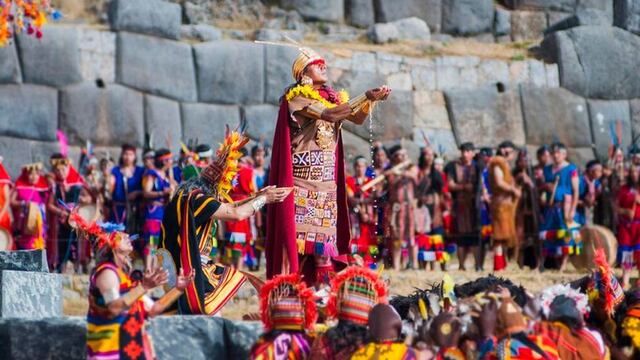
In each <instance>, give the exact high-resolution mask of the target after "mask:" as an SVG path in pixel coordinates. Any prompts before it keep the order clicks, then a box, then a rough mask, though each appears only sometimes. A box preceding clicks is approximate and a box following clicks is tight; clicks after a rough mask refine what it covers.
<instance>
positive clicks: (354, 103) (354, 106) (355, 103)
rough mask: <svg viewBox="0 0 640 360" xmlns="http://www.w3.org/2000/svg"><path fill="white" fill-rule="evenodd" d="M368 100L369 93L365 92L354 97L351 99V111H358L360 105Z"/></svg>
mask: <svg viewBox="0 0 640 360" xmlns="http://www.w3.org/2000/svg"><path fill="white" fill-rule="evenodd" d="M368 101H369V99H367V94H365V93H362V94H360V95H358V96H356V97H354V98H353V99H351V100H349V107H350V108H351V113H355V112H356V111H358V110H359V109H360V107H361V106H362V105H364V104H365V103H366V102H368Z"/></svg>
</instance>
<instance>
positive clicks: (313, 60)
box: [255, 35, 325, 82]
mask: <svg viewBox="0 0 640 360" xmlns="http://www.w3.org/2000/svg"><path fill="white" fill-rule="evenodd" d="M283 36H284V38H285V39H286V40H287V41H288V42H271V41H255V42H256V43H257V44H265V45H276V46H287V47H294V48H297V49H298V51H299V52H300V53H299V54H298V56H297V57H296V59H295V60H294V61H293V66H292V67H291V75H292V76H293V79H294V80H295V81H296V82H300V80H301V79H302V74H303V73H304V69H306V68H307V66H309V65H311V64H324V63H325V61H324V58H323V57H322V56H320V54H318V52H316V51H315V50H313V49H311V48H309V47H306V46H302V45H301V44H300V43H298V42H297V41H295V40H293V39H291V38H290V37H288V36H286V35H283Z"/></svg>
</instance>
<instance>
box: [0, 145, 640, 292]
mask: <svg viewBox="0 0 640 360" xmlns="http://www.w3.org/2000/svg"><path fill="white" fill-rule="evenodd" d="M374 145H375V147H374V149H373V152H372V154H373V156H372V159H366V158H364V157H357V158H355V160H354V161H353V164H352V165H353V167H352V168H351V169H347V171H348V173H349V174H351V176H349V177H348V178H347V189H348V191H347V195H348V200H349V205H350V210H351V214H350V217H351V219H350V220H351V230H352V240H351V244H352V245H351V249H352V255H354V256H356V258H358V259H361V260H360V261H362V262H363V263H364V264H365V265H367V266H369V267H371V268H375V267H376V266H377V265H379V264H380V263H381V262H388V264H389V265H390V266H392V267H394V268H395V269H404V268H414V269H416V268H426V269H428V270H433V269H436V268H440V269H442V270H446V269H447V268H448V266H447V264H448V263H449V262H450V261H451V260H452V259H453V258H454V257H456V254H457V260H458V261H457V263H458V265H457V266H458V267H459V269H461V270H465V269H466V264H467V262H468V261H467V260H468V258H469V257H471V258H472V259H473V261H474V265H475V269H476V270H481V269H483V268H484V264H485V257H486V254H487V253H488V252H489V251H492V252H493V254H494V270H496V271H498V270H501V269H503V268H504V267H506V264H507V263H508V262H512V263H517V265H518V266H520V267H524V266H529V267H531V268H559V269H564V268H565V266H566V263H567V259H568V258H569V257H570V256H577V255H579V253H580V251H581V246H582V244H581V239H580V228H581V227H583V226H589V225H592V224H600V225H603V226H606V227H608V228H610V229H611V230H613V231H614V232H615V233H616V234H617V240H618V242H619V252H618V262H619V264H620V266H622V268H623V270H624V278H623V284H624V285H625V286H626V285H628V282H629V276H630V272H631V270H632V269H633V268H634V267H635V266H636V265H637V264H639V263H640V261H638V260H640V208H638V207H637V206H636V204H637V203H638V202H640V196H639V195H638V187H639V186H640V173H639V171H640V151H635V150H634V151H631V152H630V153H629V156H628V157H627V156H625V154H624V152H623V151H622V149H619V148H614V149H611V151H610V157H609V159H608V160H607V161H606V163H602V162H600V161H598V160H592V161H589V162H588V163H587V164H586V166H585V167H584V168H579V167H578V166H576V165H575V164H573V163H571V162H570V161H569V159H567V149H566V148H565V146H564V145H563V144H561V143H554V144H552V145H550V146H546V145H545V146H542V147H540V148H539V149H537V151H536V154H535V159H532V158H531V156H530V155H529V154H528V152H527V151H526V149H518V148H517V147H516V146H515V145H514V144H513V143H511V142H509V141H505V142H503V143H501V144H500V145H499V146H498V148H497V149H496V150H495V151H494V149H492V148H480V149H476V148H475V147H474V145H473V144H471V143H463V144H461V146H460V148H459V149H460V156H459V157H458V158H457V159H453V160H452V161H448V162H447V161H445V158H444V157H443V156H441V155H439V154H437V153H436V152H435V151H434V149H432V148H431V147H424V148H422V149H421V151H420V155H419V159H418V161H417V163H416V164H415V165H414V162H412V161H411V160H410V159H409V155H408V153H407V150H406V149H404V148H403V147H402V146H401V145H397V146H394V147H391V148H388V149H387V148H385V147H383V146H382V145H381V144H374ZM136 154H137V149H136V148H135V147H133V146H131V145H124V146H122V150H121V153H120V156H119V158H118V159H117V160H115V161H114V160H113V159H110V158H108V157H105V158H101V159H98V157H97V156H94V155H93V154H91V152H90V151H86V150H85V151H83V152H82V156H81V159H80V161H79V165H78V168H77V169H76V167H75V166H74V165H73V164H72V161H71V159H69V158H68V157H67V156H66V155H63V154H60V153H57V154H53V155H52V156H51V158H50V161H49V166H50V172H48V173H47V172H45V168H44V166H43V164H40V163H34V164H25V165H24V166H23V167H22V171H21V173H20V175H19V176H18V177H17V178H15V180H12V178H11V177H10V176H9V175H8V174H7V173H6V170H4V169H3V170H2V173H1V174H0V177H1V178H2V180H0V181H1V182H0V186H2V187H3V191H2V192H0V193H1V194H0V196H1V197H0V205H2V206H0V208H2V209H3V210H2V211H1V212H0V228H2V229H5V233H9V234H10V235H9V236H10V237H12V238H13V241H12V243H11V244H12V245H9V246H10V247H11V248H12V249H43V248H46V249H47V256H48V260H49V265H50V267H51V268H52V270H57V271H64V270H65V268H68V267H69V265H71V264H73V269H74V270H75V271H77V272H78V271H79V272H85V271H87V270H88V267H89V264H90V262H91V253H90V249H89V246H88V244H83V243H82V241H80V243H78V240H77V238H76V236H75V235H74V232H73V231H71V227H70V226H69V225H68V223H67V219H68V217H69V213H70V211H71V209H72V208H74V207H76V205H78V206H77V208H78V209H80V211H81V212H82V214H83V216H86V217H88V218H93V219H97V218H98V217H99V218H100V219H102V220H104V221H110V222H113V223H117V224H123V225H125V226H126V229H127V231H128V232H129V233H130V234H137V235H139V238H138V239H137V240H136V241H135V250H136V253H137V255H138V256H137V258H138V259H140V261H141V262H142V264H141V265H139V266H141V267H144V261H145V259H147V258H149V254H151V253H152V251H153V250H154V249H155V248H156V247H157V245H158V240H159V238H160V233H161V231H162V229H161V222H162V217H163V211H164V206H165V205H166V204H167V203H168V201H169V199H170V197H171V195H172V194H173V192H174V191H175V189H176V187H177V186H178V185H179V183H180V182H181V181H184V180H186V179H188V178H190V177H193V176H197V175H198V174H199V171H200V169H202V168H204V167H205V166H206V165H207V164H208V163H209V162H210V161H211V160H212V159H213V157H214V151H213V150H212V148H211V147H210V146H209V145H206V144H199V145H197V146H192V147H188V146H183V148H182V149H181V151H180V152H179V153H178V154H173V153H172V152H171V151H170V150H168V149H155V150H153V149H145V150H144V151H143V152H142V154H143V155H142V159H141V161H140V160H139V159H138V158H137V155H136ZM244 154H245V156H244V157H243V158H242V160H241V161H240V163H241V169H240V171H239V174H238V177H237V179H236V181H235V187H234V189H233V191H232V193H231V197H232V198H233V199H234V200H242V199H244V198H246V197H248V196H250V195H251V194H252V193H255V192H256V191H257V190H259V189H261V188H263V187H264V186H266V185H267V183H268V169H266V166H265V163H266V161H265V158H266V157H267V156H268V153H267V149H265V148H264V147H263V146H261V145H256V146H254V147H252V148H251V149H245V150H244ZM497 157H503V158H505V159H506V160H507V162H506V163H507V164H508V172H509V174H508V175H509V176H508V179H507V176H506V175H507V174H504V175H503V177H504V178H505V180H509V181H511V182H512V183H513V186H511V188H507V190H506V191H507V194H508V195H509V196H511V201H512V202H513V204H514V205H513V206H514V211H513V214H512V216H513V218H514V224H515V229H514V231H515V236H513V238H510V239H506V240H507V241H504V242H502V245H503V246H502V247H498V248H496V247H495V241H493V240H496V239H495V238H496V236H495V235H496V234H495V233H494V231H493V227H495V225H496V224H495V219H493V221H492V211H491V204H492V197H493V198H496V197H499V194H494V193H496V189H493V188H492V184H491V182H492V181H490V178H491V177H492V176H491V173H490V171H489V169H490V166H489V164H491V162H492V159H495V158H497ZM493 187H495V185H494V186H493ZM494 200H495V199H494ZM265 219H266V215H265V213H259V214H258V215H257V216H254V217H252V218H251V219H250V220H245V221H240V222H223V223H221V224H219V226H218V228H217V229H215V230H214V231H213V234H212V237H213V238H214V239H216V241H215V245H216V246H214V248H213V250H212V254H211V256H212V257H213V258H216V259H218V260H220V261H221V262H224V263H230V264H233V265H235V266H236V267H240V268H248V269H250V270H258V269H259V268H260V263H261V254H262V250H263V246H262V245H263V240H264V233H265V227H266V222H265ZM5 236H6V235H5ZM503 253H504V254H503ZM499 256H502V258H499ZM499 262H500V263H499ZM449 267H450V266H449Z"/></svg>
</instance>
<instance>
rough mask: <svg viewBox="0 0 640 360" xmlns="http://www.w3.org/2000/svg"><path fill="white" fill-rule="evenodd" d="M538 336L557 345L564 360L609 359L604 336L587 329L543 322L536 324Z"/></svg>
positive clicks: (535, 329)
mask: <svg viewBox="0 0 640 360" xmlns="http://www.w3.org/2000/svg"><path fill="white" fill-rule="evenodd" d="M534 331H535V333H536V334H538V335H541V336H545V337H547V338H548V339H550V340H551V342H552V343H554V344H555V346H556V349H557V351H558V355H559V358H560V359H562V360H592V359H593V360H596V359H597V360H601V359H608V358H609V349H608V348H607V347H606V345H605V344H604V340H603V339H602V336H601V335H600V334H599V333H598V332H596V331H592V330H590V329H587V328H586V327H583V328H581V329H570V328H569V327H567V326H566V325H564V324H562V323H560V322H547V321H543V322H540V323H538V324H536V326H535V328H534Z"/></svg>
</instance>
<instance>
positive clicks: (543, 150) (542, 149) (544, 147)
mask: <svg viewBox="0 0 640 360" xmlns="http://www.w3.org/2000/svg"><path fill="white" fill-rule="evenodd" d="M549 151H550V150H549V146H547V145H542V146H540V147H539V148H538V150H536V156H538V157H540V156H542V154H544V153H546V152H549Z"/></svg>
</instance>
